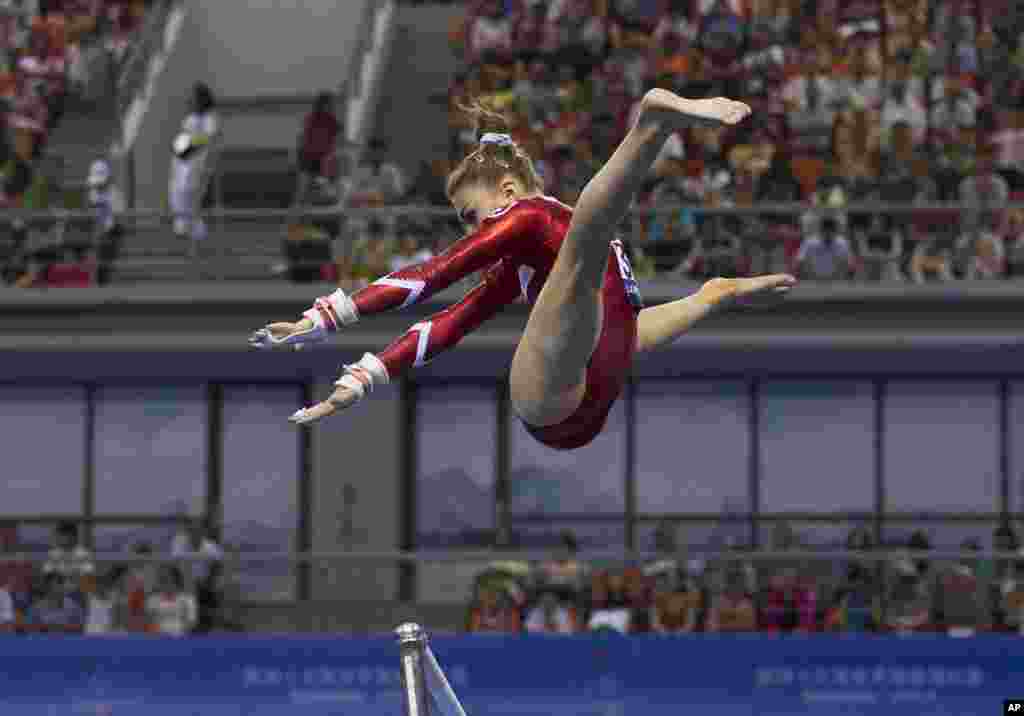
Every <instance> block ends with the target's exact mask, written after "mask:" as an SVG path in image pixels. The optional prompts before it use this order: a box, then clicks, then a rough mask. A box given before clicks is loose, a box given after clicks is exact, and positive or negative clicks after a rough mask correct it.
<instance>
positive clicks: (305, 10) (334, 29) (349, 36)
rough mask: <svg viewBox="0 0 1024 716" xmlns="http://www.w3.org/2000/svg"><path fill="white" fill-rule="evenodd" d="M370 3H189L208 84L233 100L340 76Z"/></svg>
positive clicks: (333, 81)
mask: <svg viewBox="0 0 1024 716" xmlns="http://www.w3.org/2000/svg"><path fill="white" fill-rule="evenodd" d="M369 2H370V0H247V1H246V2H245V3H238V4H236V3H233V2H223V1H222V2H213V1H211V0H202V1H200V0H196V1H195V2H192V3H191V6H190V11H191V15H192V17H193V18H194V21H195V30H196V50H197V53H198V56H199V57H201V58H202V64H203V66H204V70H205V74H206V77H207V81H208V82H209V83H210V84H211V86H213V87H214V88H216V89H218V90H219V91H220V92H222V93H223V94H225V95H230V96H232V97H260V96H267V95H287V94H308V93H312V92H315V91H316V90H318V89H320V88H323V87H336V86H337V85H338V84H339V82H340V81H341V80H343V79H344V78H345V77H346V76H347V71H348V70H347V68H348V62H349V59H350V57H351V54H352V51H353V50H354V47H355V38H356V33H357V32H358V31H359V29H360V21H361V20H362V18H363V14H364V12H365V9H366V6H367V5H368V4H369Z"/></svg>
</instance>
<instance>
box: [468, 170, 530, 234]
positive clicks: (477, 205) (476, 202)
mask: <svg viewBox="0 0 1024 716" xmlns="http://www.w3.org/2000/svg"><path fill="white" fill-rule="evenodd" d="M525 193H526V192H525V191H524V190H523V186H522V184H521V183H520V182H519V181H518V180H517V179H515V178H514V177H512V176H511V175H509V176H506V177H505V178H503V179H502V180H501V181H500V182H499V183H498V185H497V186H491V185H487V184H481V183H474V184H466V185H465V186H461V187H459V189H458V190H457V191H456V192H455V193H454V194H452V206H454V207H455V211H457V212H458V214H459V221H461V222H462V225H463V226H465V227H466V230H467V231H470V232H472V231H476V230H477V229H478V228H479V227H480V222H482V221H483V220H484V219H485V218H486V217H488V216H490V215H491V214H493V213H494V212H495V211H497V210H498V209H504V208H505V207H506V206H508V205H509V204H511V203H512V202H514V201H515V200H516V199H519V198H520V197H522V196H524V195H525Z"/></svg>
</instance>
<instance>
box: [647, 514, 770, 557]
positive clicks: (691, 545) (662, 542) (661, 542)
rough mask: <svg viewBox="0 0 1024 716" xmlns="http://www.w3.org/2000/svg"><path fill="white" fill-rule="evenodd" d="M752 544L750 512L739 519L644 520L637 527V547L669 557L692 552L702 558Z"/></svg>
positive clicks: (691, 554) (691, 555)
mask: <svg viewBox="0 0 1024 716" xmlns="http://www.w3.org/2000/svg"><path fill="white" fill-rule="evenodd" d="M749 544H750V522H749V520H748V519H747V518H746V516H744V517H743V519H741V520H738V521H730V520H715V521H713V522H690V521H687V520H678V521H676V520H664V521H661V522H653V521H652V522H641V523H640V524H639V525H637V530H636V545H637V549H639V550H640V551H642V552H658V553H661V554H663V555H664V556H665V557H666V558H668V557H672V556H673V555H689V556H690V557H692V558H693V559H702V558H704V557H706V556H708V555H713V554H716V553H718V552H720V551H722V550H724V549H728V548H730V547H741V546H747V545H749Z"/></svg>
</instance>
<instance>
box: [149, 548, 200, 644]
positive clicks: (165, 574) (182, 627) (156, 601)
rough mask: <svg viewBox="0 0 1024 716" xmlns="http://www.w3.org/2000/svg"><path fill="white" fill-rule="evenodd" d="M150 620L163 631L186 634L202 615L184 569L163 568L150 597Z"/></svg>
mask: <svg viewBox="0 0 1024 716" xmlns="http://www.w3.org/2000/svg"><path fill="white" fill-rule="evenodd" d="M146 611H147V612H148V614H149V618H150V623H152V624H153V627H154V629H155V630H156V632H157V633H159V634H164V635H167V636H185V635H186V634H189V633H190V632H191V631H192V628H193V627H194V626H195V625H196V621H197V619H198V610H197V608H196V598H195V596H193V595H192V594H191V593H189V592H187V591H185V580H184V577H182V574H181V570H180V569H178V568H177V567H175V566H173V565H167V566H165V567H164V568H163V570H161V574H160V580H159V583H158V586H157V591H156V592H155V593H154V594H152V595H150V597H149V598H148V599H147V600H146Z"/></svg>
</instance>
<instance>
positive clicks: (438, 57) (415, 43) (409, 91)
mask: <svg viewBox="0 0 1024 716" xmlns="http://www.w3.org/2000/svg"><path fill="white" fill-rule="evenodd" d="M464 12H465V9H464V8H462V7H459V6H451V5H423V6H416V7H409V6H406V5H399V6H398V13H397V15H396V18H395V23H396V27H395V37H394V50H393V51H392V52H391V58H390V60H389V62H388V66H387V68H386V69H385V71H384V77H383V79H382V80H381V88H380V100H379V103H378V105H377V113H376V126H375V127H374V131H373V135H374V136H377V137H382V138H385V139H386V140H387V141H388V143H389V145H390V149H389V152H388V153H389V155H390V158H391V160H392V161H394V162H396V163H398V164H400V165H401V166H402V168H403V169H405V170H406V171H407V172H409V175H410V177H412V176H415V173H416V171H417V169H418V168H419V166H420V162H423V161H430V160H432V159H437V158H442V157H446V156H447V154H448V110H447V97H448V88H449V86H450V85H451V83H452V81H453V79H454V77H455V70H456V62H455V57H454V56H453V55H452V52H451V49H450V48H449V45H448V28H449V27H450V26H451V22H452V19H453V18H454V17H456V16H458V15H461V14H462V13H464Z"/></svg>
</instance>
